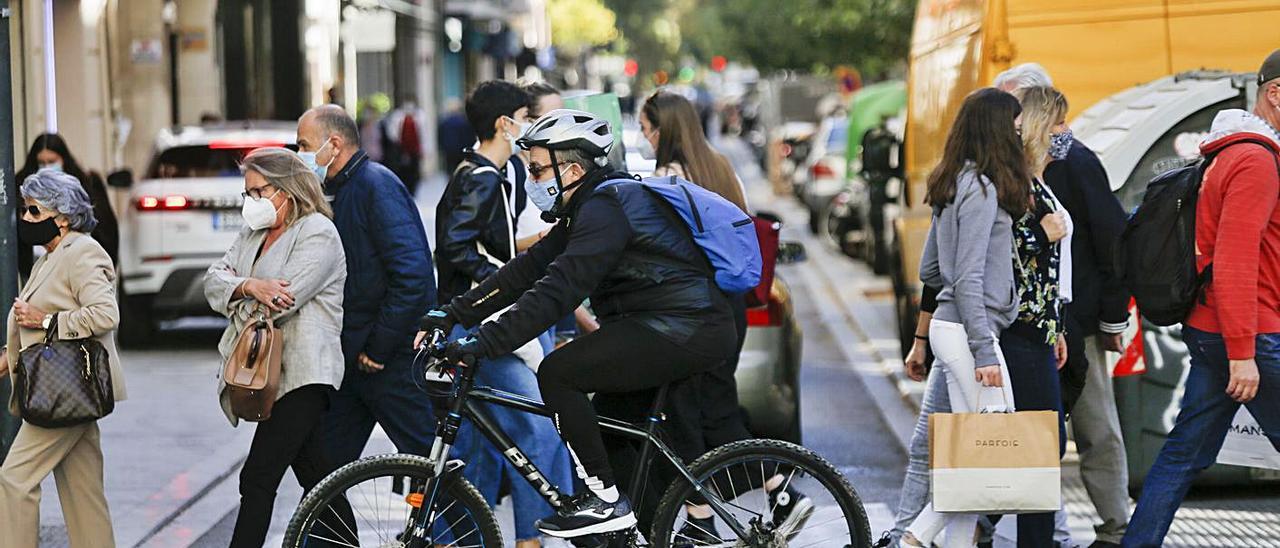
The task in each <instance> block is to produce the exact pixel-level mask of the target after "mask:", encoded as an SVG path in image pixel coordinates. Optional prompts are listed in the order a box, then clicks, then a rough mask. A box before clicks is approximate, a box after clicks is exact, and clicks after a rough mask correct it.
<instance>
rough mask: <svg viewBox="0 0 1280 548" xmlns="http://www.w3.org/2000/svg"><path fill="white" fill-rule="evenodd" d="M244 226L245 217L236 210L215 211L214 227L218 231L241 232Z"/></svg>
mask: <svg viewBox="0 0 1280 548" xmlns="http://www.w3.org/2000/svg"><path fill="white" fill-rule="evenodd" d="M242 228H244V217H241V216H240V212H239V211H236V210H228V211H214V212H213V229H214V230H215V231H218V232H240V229H242Z"/></svg>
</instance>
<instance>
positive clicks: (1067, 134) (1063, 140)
mask: <svg viewBox="0 0 1280 548" xmlns="http://www.w3.org/2000/svg"><path fill="white" fill-rule="evenodd" d="M1074 140H1075V136H1074V135H1072V133H1071V128H1067V130H1066V131H1064V132H1062V133H1054V134H1053V135H1050V136H1049V157H1050V158H1053V159H1054V160H1065V159H1066V158H1067V153H1068V152H1070V151H1071V142H1072V141H1074Z"/></svg>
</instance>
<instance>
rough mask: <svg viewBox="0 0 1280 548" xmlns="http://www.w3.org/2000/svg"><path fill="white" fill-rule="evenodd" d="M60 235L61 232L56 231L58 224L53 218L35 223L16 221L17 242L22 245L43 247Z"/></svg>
mask: <svg viewBox="0 0 1280 548" xmlns="http://www.w3.org/2000/svg"><path fill="white" fill-rule="evenodd" d="M60 234H62V231H61V230H58V223H57V222H55V221H54V220H53V217H50V218H48V219H45V220H43V221H40V222H36V223H32V222H27V221H25V220H23V219H18V241H19V242H21V243H22V245H44V244H47V243H49V242H52V241H53V239H54V238H57V237H58V236H59V235H60Z"/></svg>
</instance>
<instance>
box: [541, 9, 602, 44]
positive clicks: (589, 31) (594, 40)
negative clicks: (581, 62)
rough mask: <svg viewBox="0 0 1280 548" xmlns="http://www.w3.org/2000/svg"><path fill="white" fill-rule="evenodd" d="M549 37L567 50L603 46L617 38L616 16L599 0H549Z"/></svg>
mask: <svg viewBox="0 0 1280 548" xmlns="http://www.w3.org/2000/svg"><path fill="white" fill-rule="evenodd" d="M547 16H548V17H549V18H550V20H551V41H552V43H554V44H555V45H556V47H559V48H562V49H569V50H581V49H584V48H589V47H594V46H602V45H605V44H608V43H610V42H613V41H614V40H616V39H617V38H618V28H617V16H616V15H615V14H614V12H613V10H610V9H609V8H608V7H606V6H605V5H604V4H602V3H601V2H600V0H550V1H549V2H548V3H547Z"/></svg>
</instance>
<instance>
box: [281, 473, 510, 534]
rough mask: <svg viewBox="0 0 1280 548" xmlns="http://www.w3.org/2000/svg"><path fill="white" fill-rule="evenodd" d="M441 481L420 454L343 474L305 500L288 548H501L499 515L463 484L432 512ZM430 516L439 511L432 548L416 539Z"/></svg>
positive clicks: (442, 496) (455, 483)
mask: <svg viewBox="0 0 1280 548" xmlns="http://www.w3.org/2000/svg"><path fill="white" fill-rule="evenodd" d="M434 475H435V470H434V469H433V468H432V466H431V461H429V460H427V459H426V458H423V457H419V456H417V455H403V454H396V455H378V456H373V457H368V458H365V459H361V460H358V461H356V462H353V463H351V464H348V465H346V466H344V467H342V468H339V469H338V470H337V471H335V472H334V473H332V474H330V475H329V476H328V477H326V478H325V479H324V480H322V481H321V482H320V483H319V484H318V485H316V487H315V489H312V490H311V492H310V493H308V494H307V496H306V497H304V498H303V499H302V503H301V504H300V505H299V506H298V509H297V511H295V512H294V514H293V518H292V519H291V520H289V527H288V529H287V530H286V531H285V537H284V538H285V540H284V546H285V547H288V548H317V547H329V546H341V547H345V548H352V547H354V548H360V547H365V546H376V547H379V548H411V547H420V548H427V547H429V546H441V545H443V546H451V547H456V548H501V547H502V530H501V529H500V528H499V527H498V522H497V520H496V519H495V518H494V515H493V511H492V510H491V509H490V508H489V505H488V504H486V503H485V501H484V498H483V497H482V496H481V495H480V492H479V491H477V490H476V488H475V487H473V486H472V485H471V484H470V483H468V482H467V481H466V480H465V479H463V478H462V477H457V478H455V479H453V480H452V481H450V482H449V483H448V485H445V486H443V487H444V488H443V489H442V490H441V491H440V492H439V493H437V494H436V496H435V504H434V508H426V507H425V506H426V505H425V504H424V500H426V499H429V498H430V497H428V496H426V495H425V494H424V490H425V486H426V485H427V480H428V479H431V478H433V477H434ZM348 507H349V510H348ZM428 511H434V512H435V519H434V520H432V522H431V524H430V529H431V530H430V532H429V535H428V536H429V537H430V538H429V542H425V543H423V542H418V541H415V540H412V538H411V535H410V533H411V530H410V528H411V527H412V526H413V524H414V523H415V522H417V521H419V520H418V519H417V518H418V516H420V515H422V512H428Z"/></svg>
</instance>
